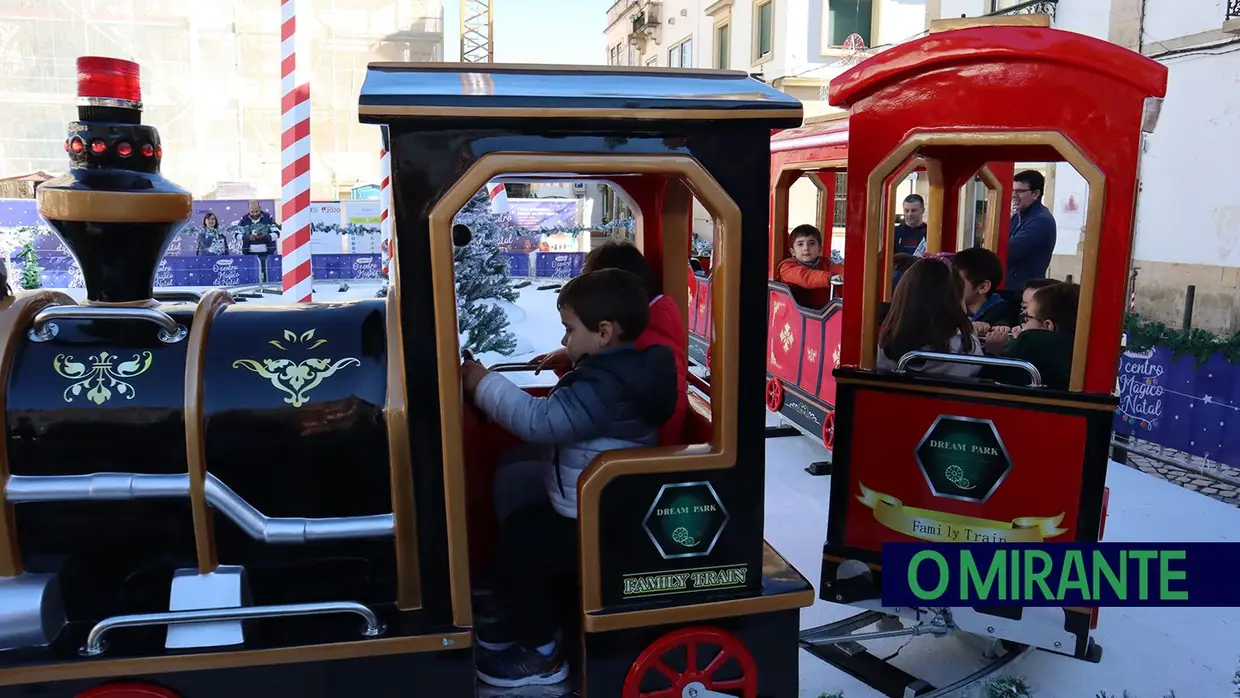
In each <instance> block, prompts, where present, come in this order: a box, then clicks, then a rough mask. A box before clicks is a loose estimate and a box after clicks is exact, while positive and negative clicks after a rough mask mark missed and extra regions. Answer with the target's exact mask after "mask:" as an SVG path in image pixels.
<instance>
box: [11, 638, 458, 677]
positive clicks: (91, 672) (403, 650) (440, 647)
mask: <svg viewBox="0 0 1240 698" xmlns="http://www.w3.org/2000/svg"><path fill="white" fill-rule="evenodd" d="M473 644H474V636H473V633H472V632H452V633H440V634H436V635H415V636H412V637H396V638H385V639H379V640H361V641H358V642H335V643H331V644H327V645H310V646H307V647H282V648H279V649H269V650H238V651H235V652H211V653H208V654H190V655H178V656H170V657H143V658H134V659H105V660H79V661H73V662H63V663H60V664H39V665H36V666H24V667H16V668H12V669H0V686H20V685H23V684H32V683H50V682H53V681H72V680H80V679H102V678H118V677H121V676H140V675H144V674H148V675H149V674H175V673H179V672H183V671H208V670H212V669H236V668H240V667H255V666H276V665H279V664H299V663H306V664H309V663H312V662H327V661H332V660H337V659H356V658H359V657H384V656H391V655H394V654H415V653H419V652H441V651H445V650H463V649H468V648H470V647H472V646H473Z"/></svg>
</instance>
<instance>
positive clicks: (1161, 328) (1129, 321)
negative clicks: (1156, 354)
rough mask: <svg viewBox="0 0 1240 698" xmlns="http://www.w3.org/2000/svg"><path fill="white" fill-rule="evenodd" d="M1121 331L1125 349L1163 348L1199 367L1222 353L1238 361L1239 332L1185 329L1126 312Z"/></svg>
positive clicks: (1231, 360) (1239, 352)
mask: <svg viewBox="0 0 1240 698" xmlns="http://www.w3.org/2000/svg"><path fill="white" fill-rule="evenodd" d="M1124 332H1125V333H1127V346H1126V347H1125V349H1126V350H1127V351H1138V352H1139V351H1146V350H1148V349H1152V348H1154V347H1160V346H1161V347H1166V348H1168V349H1170V350H1171V355H1172V356H1174V357H1179V356H1192V357H1193V358H1195V359H1196V360H1197V365H1198V366H1200V365H1201V364H1204V363H1205V362H1206V361H1208V360H1209V359H1210V357H1211V356H1213V355H1215V354H1222V355H1223V356H1225V357H1226V358H1227V360H1228V361H1230V362H1232V363H1235V362H1236V361H1240V332H1234V333H1232V334H1231V335H1228V336H1220V335H1217V334H1214V333H1213V332H1210V331H1208V330H1203V329H1200V328H1196V327H1194V328H1191V329H1189V330H1187V331H1186V330H1182V329H1180V328H1178V327H1170V326H1168V325H1166V324H1164V323H1161V322H1150V321H1145V320H1142V319H1141V316H1140V315H1138V314H1137V313H1128V314H1127V315H1126V316H1125V317H1124Z"/></svg>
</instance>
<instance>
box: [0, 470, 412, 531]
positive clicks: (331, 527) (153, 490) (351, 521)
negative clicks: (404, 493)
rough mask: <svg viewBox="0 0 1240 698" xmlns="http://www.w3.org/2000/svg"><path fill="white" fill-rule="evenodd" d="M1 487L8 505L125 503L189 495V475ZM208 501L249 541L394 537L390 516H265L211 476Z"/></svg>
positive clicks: (23, 481)
mask: <svg viewBox="0 0 1240 698" xmlns="http://www.w3.org/2000/svg"><path fill="white" fill-rule="evenodd" d="M0 485H3V489H2V490H0V491H3V493H4V498H5V499H6V500H7V501H8V502H9V503H11V504H23V503H35V502H85V501H93V502H97V501H128V500H134V499H169V498H179V497H189V474H188V473H186V474H176V475H167V474H148V473H91V474H86V475H10V476H9V479H8V482H7V483H0ZM205 486H206V498H207V503H208V504H210V505H211V507H212V508H213V509H215V510H216V511H218V512H219V513H220V514H223V515H224V516H225V517H227V518H228V519H229V520H230V521H232V522H233V523H235V524H236V525H237V527H238V528H240V529H241V530H242V531H244V532H245V533H246V535H248V536H250V537H251V538H253V539H254V540H257V541H262V542H263V543H268V544H271V545H282V544H283V545H289V544H303V543H311V542H315V541H324V540H356V539H360V538H385V537H388V536H391V535H393V534H394V532H395V530H396V521H395V518H394V517H393V515H392V514H371V515H368V516H337V517H332V518H316V519H310V518H302V517H279V518H275V517H270V516H266V515H265V514H263V513H262V512H261V511H259V510H258V509H255V508H254V505H252V504H250V503H249V502H247V501H245V499H244V498H243V497H241V495H239V494H237V493H236V492H234V491H232V489H231V488H229V486H228V485H226V484H224V483H223V482H222V481H221V480H220V479H219V478H217V477H216V476H215V475H212V474H211V473H207V477H206V482H205Z"/></svg>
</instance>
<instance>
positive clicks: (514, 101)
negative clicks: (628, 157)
mask: <svg viewBox="0 0 1240 698" xmlns="http://www.w3.org/2000/svg"><path fill="white" fill-rule="evenodd" d="M551 76H555V77H556V79H554V80H548V79H547V78H549V77H551ZM358 112H359V116H360V117H361V119H362V121H363V122H367V123H376V122H382V121H387V120H389V119H392V118H405V119H407V118H427V119H440V118H444V117H448V118H454V119H461V118H468V119H477V120H489V119H514V118H516V119H523V118H539V119H548V118H549V119H557V120H559V119H573V120H590V121H612V122H632V121H642V122H643V123H644V124H645V125H647V126H648V125H649V123H650V122H652V121H654V122H658V121H680V122H683V121H716V120H720V119H728V120H747V121H752V122H760V123H761V124H763V125H764V126H766V127H767V128H771V129H778V128H792V127H797V126H800V125H801V120H802V115H803V112H802V108H801V103H800V102H799V101H798V100H797V99H796V98H794V97H790V96H788V95H787V94H785V93H783V92H780V91H779V90H776V89H775V88H773V87H771V86H769V85H767V84H765V83H763V82H761V81H759V80H757V79H755V78H752V77H750V76H749V75H747V74H746V73H744V72H741V71H734V70H706V69H696V70H695V69H670V68H642V69H637V70H635V69H631V68H623V67H618V66H567V65H520V64H496V63H486V64H479V63H371V64H370V65H369V66H368V67H367V70H366V80H365V82H364V83H363V85H362V90H361V96H360V97H359V100H358Z"/></svg>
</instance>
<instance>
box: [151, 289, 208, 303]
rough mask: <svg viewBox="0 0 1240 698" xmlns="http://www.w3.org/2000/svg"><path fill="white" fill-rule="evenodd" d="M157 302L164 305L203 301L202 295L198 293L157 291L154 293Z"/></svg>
mask: <svg viewBox="0 0 1240 698" xmlns="http://www.w3.org/2000/svg"><path fill="white" fill-rule="evenodd" d="M153 297H154V298H155V300H157V301H161V302H164V303H176V302H185V301H188V302H192V303H197V302H198V301H201V300H202V294H201V293H200V292H198V291H188V290H186V291H156V292H155V293H154V296H153Z"/></svg>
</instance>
